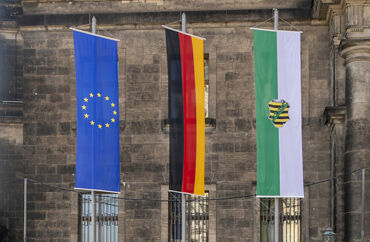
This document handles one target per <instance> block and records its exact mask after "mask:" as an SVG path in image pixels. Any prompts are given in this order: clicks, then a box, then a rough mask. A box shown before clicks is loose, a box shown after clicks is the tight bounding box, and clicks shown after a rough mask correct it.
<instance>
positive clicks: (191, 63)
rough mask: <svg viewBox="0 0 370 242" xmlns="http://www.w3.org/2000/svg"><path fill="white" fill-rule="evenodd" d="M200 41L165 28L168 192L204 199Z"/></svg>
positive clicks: (201, 53) (202, 71)
mask: <svg viewBox="0 0 370 242" xmlns="http://www.w3.org/2000/svg"><path fill="white" fill-rule="evenodd" d="M203 42H204V39H203V38H200V37H197V36H193V35H190V34H187V33H184V32H179V31H176V30H174V29H170V28H168V27H166V46H167V64H168V116H169V119H170V167H169V168H170V172H169V173H170V190H172V191H176V192H183V193H191V194H197V195H201V196H203V195H204V160H205V152H204V150H205V142H204V136H205V129H204V126H205V115H204V57H203Z"/></svg>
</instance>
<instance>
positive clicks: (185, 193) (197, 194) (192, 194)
mask: <svg viewBox="0 0 370 242" xmlns="http://www.w3.org/2000/svg"><path fill="white" fill-rule="evenodd" d="M168 191H169V192H175V193H181V194H187V195H194V196H198V197H207V196H206V195H204V196H202V195H198V194H194V193H189V192H179V191H174V190H168Z"/></svg>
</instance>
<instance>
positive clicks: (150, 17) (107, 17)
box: [18, 9, 310, 26]
mask: <svg viewBox="0 0 370 242" xmlns="http://www.w3.org/2000/svg"><path fill="white" fill-rule="evenodd" d="M91 16H92V15H91V14H86V12H81V13H73V14H72V13H69V14H68V13H59V14H51V13H44V14H33V15H23V16H21V17H20V18H19V21H18V23H19V25H20V26H60V25H65V26H78V25H88V24H90V18H91ZM94 16H95V17H96V18H97V24H98V26H99V25H110V24H117V25H127V24H135V25H138V24H148V23H149V24H159V25H162V24H166V23H170V22H174V21H177V20H179V14H178V12H170V11H163V12H160V13H158V12H147V13H143V12H124V11H122V12H119V13H96V14H94ZM279 16H280V17H281V18H283V19H285V20H287V21H293V20H294V21H302V20H309V19H310V13H309V9H281V10H279ZM186 17H187V22H188V23H189V24H191V23H196V22H201V23H202V22H207V23H216V22H217V23H219V22H235V21H243V22H245V21H252V22H253V21H255V22H262V21H264V20H266V19H268V18H270V17H271V9H269V10H266V9H257V10H230V11H227V12H226V11H206V10H205V11H189V12H186Z"/></svg>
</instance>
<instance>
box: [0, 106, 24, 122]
mask: <svg viewBox="0 0 370 242" xmlns="http://www.w3.org/2000/svg"><path fill="white" fill-rule="evenodd" d="M22 120H23V102H22V101H2V102H1V103H0V122H3V123H14V122H16V123H19V122H22Z"/></svg>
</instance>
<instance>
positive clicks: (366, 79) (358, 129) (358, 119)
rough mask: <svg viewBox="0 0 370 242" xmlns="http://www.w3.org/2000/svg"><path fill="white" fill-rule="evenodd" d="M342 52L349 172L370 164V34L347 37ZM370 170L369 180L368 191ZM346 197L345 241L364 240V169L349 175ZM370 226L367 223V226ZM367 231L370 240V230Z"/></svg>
mask: <svg viewBox="0 0 370 242" xmlns="http://www.w3.org/2000/svg"><path fill="white" fill-rule="evenodd" d="M341 54H342V56H343V57H344V58H345V66H346V99H345V101H346V120H345V143H344V147H345V148H344V166H345V171H346V172H351V171H353V170H356V169H361V168H364V167H369V166H370V115H369V110H370V38H367V40H366V38H363V40H350V39H347V40H343V41H342V43H341ZM369 173H370V172H368V176H367V178H366V182H365V183H366V187H367V191H369V190H368V188H369V187H370V174H369ZM344 198H345V201H344V205H345V219H344V221H345V241H361V226H362V224H361V171H358V172H355V173H351V174H348V176H346V185H345V190H344ZM365 203H366V204H367V205H366V206H365V223H366V221H369V216H370V196H367V198H366V200H365ZM367 223H369V222H367ZM369 226H370V224H365V225H364V230H365V231H366V230H368V228H369ZM366 228H367V229H366ZM365 234H366V238H367V239H365V240H366V241H368V239H369V238H370V233H369V232H367V233H365Z"/></svg>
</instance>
